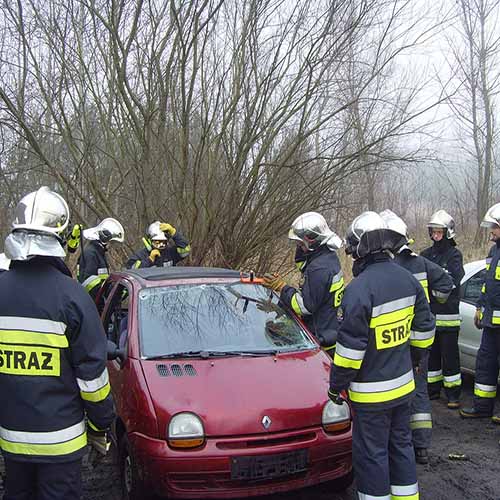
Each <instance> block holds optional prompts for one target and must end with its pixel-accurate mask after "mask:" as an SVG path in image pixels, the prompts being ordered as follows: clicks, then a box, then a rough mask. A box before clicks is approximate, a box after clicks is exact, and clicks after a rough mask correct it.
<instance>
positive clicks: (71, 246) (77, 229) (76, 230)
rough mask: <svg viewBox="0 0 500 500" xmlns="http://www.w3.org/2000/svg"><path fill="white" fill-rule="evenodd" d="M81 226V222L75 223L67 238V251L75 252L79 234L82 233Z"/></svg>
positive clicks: (78, 242)
mask: <svg viewBox="0 0 500 500" xmlns="http://www.w3.org/2000/svg"><path fill="white" fill-rule="evenodd" d="M82 229H83V226H82V225H81V224H75V225H74V226H73V229H72V230H71V233H70V235H69V238H68V252H69V253H75V252H76V250H77V249H78V247H79V246H80V235H81V233H82Z"/></svg>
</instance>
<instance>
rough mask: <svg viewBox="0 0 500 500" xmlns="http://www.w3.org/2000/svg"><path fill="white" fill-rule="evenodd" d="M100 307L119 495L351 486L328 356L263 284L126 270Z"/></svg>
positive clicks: (346, 440)
mask: <svg viewBox="0 0 500 500" xmlns="http://www.w3.org/2000/svg"><path fill="white" fill-rule="evenodd" d="M98 301H99V302H98V303H100V304H101V306H102V320H103V323H104V327H105V331H106V332H107V334H108V339H109V342H108V345H109V349H108V357H109V359H110V362H109V365H108V368H109V374H110V379H111V385H112V388H113V395H114V397H115V401H116V406H117V413H118V420H117V423H116V428H115V433H116V439H117V442H118V445H119V449H120V466H121V472H122V478H123V489H124V498H127V499H139V498H141V499H142V498H145V493H154V494H156V495H160V496H168V497H169V498H235V497H249V496H255V495H263V494H273V493H277V492H284V491H289V490H294V489H298V488H302V487H305V486H310V485H315V484H318V483H322V482H324V481H332V480H338V481H337V483H338V484H337V486H338V487H342V488H345V487H347V486H348V485H349V484H350V482H351V481H352V462H351V415H350V408H349V406H348V404H347V403H344V404H343V405H342V406H340V405H334V404H333V403H331V402H330V401H329V400H328V399H327V388H328V378H329V371H330V359H329V358H328V356H327V355H326V354H325V353H324V352H322V351H321V349H320V348H319V347H318V345H317V343H316V342H315V340H314V339H313V337H312V336H311V335H310V334H309V333H308V332H307V331H306V329H305V328H304V326H303V325H302V324H301V323H300V322H299V321H298V320H297V318H296V317H295V316H294V315H293V314H292V313H291V312H290V311H287V310H286V309H284V308H283V307H282V306H281V305H280V303H279V300H278V297H277V296H276V295H274V294H272V293H270V292H269V291H268V290H266V289H265V288H264V287H262V286H261V285H260V284H259V282H258V280H252V279H251V278H242V277H241V276H240V273H238V272H236V271H231V270H226V269H215V268H189V267H171V268H152V269H141V270H129V271H124V272H119V273H115V274H113V275H111V276H110V278H109V279H108V281H107V282H106V283H105V285H104V286H103V288H102V290H101V294H100V297H99V298H98ZM334 486H335V485H334Z"/></svg>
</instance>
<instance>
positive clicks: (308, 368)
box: [142, 350, 331, 436]
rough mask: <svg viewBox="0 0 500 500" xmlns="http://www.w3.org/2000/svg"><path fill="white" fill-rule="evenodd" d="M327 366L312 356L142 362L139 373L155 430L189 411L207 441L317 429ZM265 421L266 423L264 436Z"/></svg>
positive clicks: (317, 355)
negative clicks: (198, 419) (200, 424)
mask: <svg viewBox="0 0 500 500" xmlns="http://www.w3.org/2000/svg"><path fill="white" fill-rule="evenodd" d="M330 363H331V362H330V359H329V358H328V356H327V355H326V354H324V353H323V352H322V351H318V350H315V351H305V352H298V353H289V354H280V355H278V356H277V357H276V358H274V357H273V356H266V357H230V358H210V359H196V358H195V359H183V360H180V359H179V360H164V361H163V360H161V361H147V360H143V361H142V367H143V370H144V375H145V377H146V380H147V384H148V387H149V391H150V394H151V398H152V400H153V404H154V406H155V409H156V414H157V417H158V424H159V429H166V428H167V426H168V422H169V420H170V417H171V416H172V415H174V414H176V413H179V412H183V411H189V412H193V413H196V414H197V415H198V416H199V417H201V419H202V421H203V425H204V427H205V433H206V435H207V436H223V435H231V436H235V435H243V434H256V433H267V432H278V431H282V430H290V429H300V428H305V427H310V426H313V425H318V424H320V423H321V414H322V409H323V405H324V404H325V402H326V400H327V390H328V380H329V373H330ZM158 365H163V366H160V367H158ZM173 365H177V366H173ZM189 365H191V367H189ZM186 366H187V367H186ZM193 370H194V372H196V373H195V374H194V373H193ZM160 372H163V376H162V375H160ZM165 372H167V373H168V375H166V374H165ZM266 415H267V416H268V417H269V418H270V419H271V421H272V423H271V425H270V427H269V429H267V430H266V429H265V428H264V426H263V425H262V418H263V417H264V416H266ZM160 432H161V431H160Z"/></svg>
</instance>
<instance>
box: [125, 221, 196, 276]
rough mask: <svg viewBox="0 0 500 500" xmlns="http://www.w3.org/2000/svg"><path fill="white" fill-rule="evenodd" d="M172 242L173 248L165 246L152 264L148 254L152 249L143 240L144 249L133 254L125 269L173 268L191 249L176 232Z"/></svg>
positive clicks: (146, 241) (148, 243) (186, 241)
mask: <svg viewBox="0 0 500 500" xmlns="http://www.w3.org/2000/svg"><path fill="white" fill-rule="evenodd" d="M172 240H173V241H174V245H173V246H167V247H166V248H164V249H163V250H161V252H160V256H159V257H156V259H155V261H154V263H153V262H151V259H150V258H149V254H150V253H151V250H153V247H152V246H151V243H150V242H149V241H148V240H146V239H145V238H143V240H142V241H143V243H144V248H142V249H141V250H139V251H137V252H136V253H134V254H133V255H132V256H131V257H130V258H129V259H128V260H127V264H126V267H127V269H133V268H134V269H138V268H141V267H168V266H175V265H177V263H178V262H179V261H181V260H182V259H185V258H186V257H187V256H188V255H189V252H190V251H191V248H190V246H189V242H188V240H187V239H186V238H185V237H184V236H183V235H182V234H181V233H180V232H179V230H177V231H176V232H175V235H174V236H173V237H172Z"/></svg>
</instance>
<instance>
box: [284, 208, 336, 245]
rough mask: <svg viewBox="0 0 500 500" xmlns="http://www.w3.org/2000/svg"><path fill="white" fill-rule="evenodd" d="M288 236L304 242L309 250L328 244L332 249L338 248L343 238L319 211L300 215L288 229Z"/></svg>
mask: <svg viewBox="0 0 500 500" xmlns="http://www.w3.org/2000/svg"><path fill="white" fill-rule="evenodd" d="M288 238H289V239H290V240H294V241H299V242H302V243H303V244H304V247H305V248H306V249H307V250H308V251H309V252H312V251H313V250H316V249H317V248H318V247H320V246H321V245H327V246H328V247H329V248H330V250H337V249H339V248H340V247H341V246H342V239H341V238H340V237H339V236H338V235H337V234H336V233H334V232H333V231H332V230H331V229H330V228H329V227H328V224H327V222H326V220H325V218H324V217H323V216H322V215H321V214H319V213H317V212H306V213H304V214H302V215H299V216H298V217H297V218H296V219H295V220H294V221H293V223H292V227H291V228H290V230H289V231H288Z"/></svg>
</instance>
